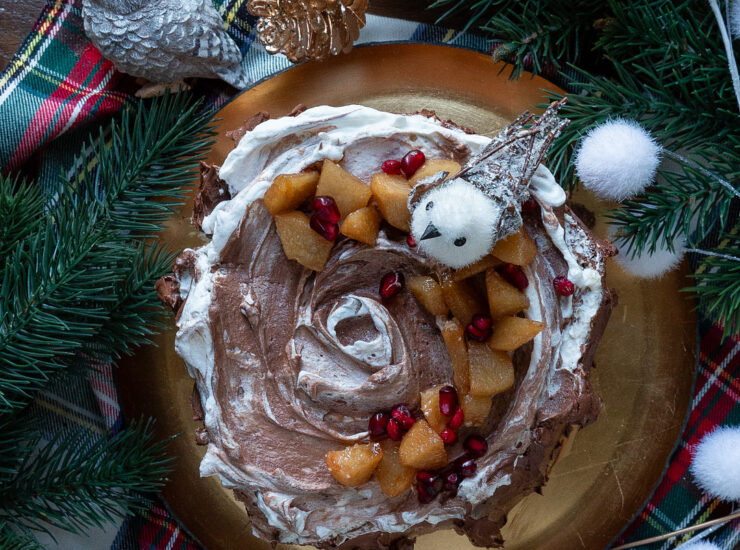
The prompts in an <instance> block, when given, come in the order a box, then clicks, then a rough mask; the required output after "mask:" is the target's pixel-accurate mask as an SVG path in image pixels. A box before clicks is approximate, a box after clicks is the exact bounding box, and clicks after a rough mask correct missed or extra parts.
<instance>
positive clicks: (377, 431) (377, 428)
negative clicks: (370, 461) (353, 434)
mask: <svg viewBox="0 0 740 550" xmlns="http://www.w3.org/2000/svg"><path fill="white" fill-rule="evenodd" d="M387 426H388V413H384V412H377V413H375V414H374V415H372V416H371V417H370V421H369V422H368V423H367V430H368V431H369V432H370V437H381V436H383V435H385V433H386V432H385V430H386V427H387Z"/></svg>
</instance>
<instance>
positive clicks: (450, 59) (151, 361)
mask: <svg viewBox="0 0 740 550" xmlns="http://www.w3.org/2000/svg"><path fill="white" fill-rule="evenodd" d="M501 68H502V67H501V65H497V64H495V63H493V61H491V59H490V58H489V57H487V56H485V55H482V54H478V53H475V52H472V51H468V50H462V49H456V48H451V47H443V46H430V45H421V44H387V45H375V46H366V47H360V48H357V49H355V50H354V51H353V52H352V53H350V54H348V55H344V56H340V57H338V58H336V59H332V60H331V61H329V62H325V63H316V62H310V63H306V64H303V65H299V66H297V67H294V68H291V69H290V70H288V71H285V72H283V73H281V74H279V75H277V76H274V77H272V78H270V79H268V80H266V81H264V82H262V83H260V84H258V85H256V86H255V87H253V88H251V89H249V90H247V91H245V92H244V93H242V94H241V95H240V96H238V97H237V98H236V99H235V100H233V101H232V102H230V103H229V104H228V105H226V106H225V107H224V108H223V109H222V110H221V111H220V113H219V115H218V116H219V118H220V122H219V123H218V131H219V138H218V141H217V143H216V145H215V146H214V147H213V149H212V151H211V152H210V155H209V160H210V161H211V162H215V163H218V164H220V163H221V162H222V161H223V159H224V158H225V156H226V155H227V154H228V152H229V151H230V150H231V149H232V147H233V142H232V141H231V140H230V139H229V138H226V137H225V136H224V135H223V134H224V132H225V131H226V130H230V129H233V128H235V127H237V126H239V124H240V123H241V122H242V121H243V120H244V119H245V118H247V117H248V116H249V115H252V114H254V113H256V112H258V111H261V110H264V111H268V112H270V113H272V114H273V116H282V115H285V114H287V113H288V112H289V111H290V110H291V109H292V108H293V107H294V106H295V105H296V104H298V103H304V104H305V105H307V106H309V107H311V106H315V105H321V104H329V105H344V104H349V103H361V104H363V105H368V106H370V107H375V108H378V109H383V110H388V111H395V112H414V111H417V110H420V109H424V108H427V109H434V110H435V111H436V112H437V114H438V115H439V116H440V117H442V118H451V119H452V120H454V121H456V122H458V123H460V124H464V125H466V126H469V127H471V128H473V129H474V130H475V131H476V132H478V133H482V134H486V135H491V134H493V133H494V132H496V131H497V130H498V129H500V128H501V127H503V126H504V125H505V124H506V123H507V122H509V121H510V120H511V119H512V118H513V117H514V116H515V115H517V114H519V113H520V112H521V111H523V110H525V109H528V108H531V107H532V106H533V105H537V104H540V103H542V102H543V101H544V94H543V92H542V90H543V89H549V90H555V89H556V88H555V86H554V85H552V84H551V83H549V82H547V81H545V80H543V79H541V78H538V77H534V78H528V77H527V76H524V77H522V78H521V79H519V80H518V81H510V80H508V79H507V73H506V72H503V73H500V72H499V71H500V69H501ZM578 198H579V199H580V200H581V201H582V202H585V203H587V205H588V206H589V207H591V208H592V209H594V210H596V211H597V212H599V211H602V212H603V211H604V210H605V207H606V205H604V204H603V203H602V204H595V203H594V202H593V201H592V200H589V197H578ZM191 208H192V202H191V203H190V204H187V205H186V206H185V207H184V208H183V209H182V211H181V213H180V215H179V216H177V217H176V218H175V219H173V220H172V222H171V223H170V224H169V225H168V227H167V228H166V230H165V231H164V233H163V234H162V240H163V241H164V242H166V243H168V244H169V245H170V246H172V247H173V248H176V249H182V248H185V247H188V246H190V247H193V246H198V245H200V244H202V243H203V238H202V237H201V236H199V235H198V233H197V232H196V231H195V230H194V229H193V227H192V226H191V225H190V221H189V218H190V212H191ZM604 230H605V226H604V223H603V221H600V222H599V223H598V224H597V227H596V233H597V234H599V235H601V236H603V235H604ZM608 282H609V285H610V286H612V287H614V288H616V289H617V292H618V294H619V305H618V306H617V307H616V309H615V310H614V312H613V313H612V317H611V321H610V323H609V325H608V327H607V330H606V333H605V335H604V338H603V340H602V342H601V345H600V346H599V350H598V352H597V354H596V361H595V363H596V365H598V366H597V367H596V368H595V369H594V370H593V375H592V378H593V381H594V385H595V386H596V389H597V391H598V393H599V395H601V397H602V399H603V401H604V408H603V411H602V412H601V416H600V417H599V419H598V421H597V422H596V423H595V424H594V425H592V426H589V427H587V428H585V429H584V430H581V431H580V432H579V434H578V437H576V438H575V439H574V440H571V441H569V443H568V445H567V446H568V447H569V453H568V454H567V456H564V457H562V458H561V459H560V460H559V461H558V462H557V463H556V464H555V466H554V468H553V470H552V473H551V476H550V481H549V483H548V484H547V486H546V487H545V489H544V494H543V495H537V494H534V495H530V496H528V497H526V498H525V499H524V500H523V501H522V502H521V503H520V504H519V505H518V506H517V507H516V508H515V509H514V510H513V511H512V513H511V514H510V516H509V522H508V524H507V525H506V527H505V528H504V538H505V540H506V546H505V547H506V548H507V549H509V550H514V549H522V550H523V549H528V550H531V549H539V548H547V549H548V550H558V549H563V550H566V549H567V550H572V549H574V548H586V549H596V548H603V547H604V546H605V545H606V544H607V543H608V542H609V541H610V540H611V539H612V538H613V537H614V536H615V535H616V534H617V533H618V532H619V531H620V530H621V529H622V527H624V525H625V524H626V523H627V522H628V521H629V520H630V518H631V517H632V516H633V515H634V514H635V513H636V512H637V511H638V510H639V508H640V506H641V505H642V503H643V502H644V501H645V499H646V498H647V497H648V496H649V494H650V492H651V490H652V488H653V487H654V486H655V484H656V483H657V482H658V480H659V479H660V476H661V473H662V471H663V469H664V466H665V464H666V460H667V459H668V456H669V454H670V452H671V449H672V448H673V445H674V443H675V441H676V439H677V438H678V436H679V434H680V432H681V428H682V426H683V422H684V417H685V414H686V411H687V407H688V404H689V399H690V394H691V389H692V385H693V368H694V351H695V338H694V329H695V322H694V317H693V314H692V312H691V304H690V303H689V302H688V301H687V300H686V298H684V297H683V296H682V295H680V294H679V292H678V290H679V288H680V287H681V286H682V284H683V273H678V272H673V273H671V274H669V275H667V276H666V277H664V278H663V279H662V280H660V281H658V282H655V281H651V282H645V281H638V280H636V279H633V278H631V277H629V276H627V275H626V274H625V273H624V272H622V271H621V269H620V268H619V267H618V266H617V265H616V264H615V263H614V262H613V261H611V260H610V265H609V267H608ZM174 337H175V331H174V328H173V329H172V330H169V331H167V332H165V333H164V334H162V335H160V336H158V337H157V338H156V339H155V340H156V343H157V347H149V348H146V349H142V350H140V351H139V352H138V353H137V354H136V356H135V357H133V358H131V359H128V360H126V361H125V363H126V364H125V365H123V366H122V368H121V369H120V371H119V385H120V394H121V402H122V405H123V408H124V411H125V412H126V414H127V416H128V418H135V417H138V416H139V415H141V414H144V415H151V416H153V417H155V418H156V419H157V420H158V424H157V429H158V433H159V435H161V436H166V435H169V434H173V433H179V432H182V433H184V436H182V437H179V438H178V439H176V440H175V441H174V442H173V443H172V445H171V447H170V450H171V452H172V453H173V454H174V455H175V456H176V457H177V458H178V460H177V466H176V469H175V471H174V472H173V474H172V477H171V479H172V481H171V482H170V483H169V484H168V485H167V486H166V487H165V488H164V499H165V501H166V502H167V503H168V505H169V506H170V508H171V509H172V511H173V512H174V514H175V515H176V516H177V517H178V518H179V519H180V520H181V521H182V523H183V525H184V526H185V527H186V528H187V529H188V530H189V531H190V532H191V533H192V534H193V535H194V536H195V537H196V538H197V539H199V540H200V541H201V543H202V544H203V545H204V546H205V547H206V548H208V549H209V550H227V549H228V550H237V549H263V548H264V549H267V548H269V547H270V546H269V544H268V543H266V542H263V541H260V540H258V539H256V538H255V537H253V536H252V534H251V530H250V527H249V521H248V518H247V515H246V512H245V511H244V508H243V506H242V505H241V504H239V503H238V502H236V501H235V500H234V498H233V497H232V495H231V492H230V491H227V490H226V489H224V488H222V487H221V484H220V482H219V481H218V479H217V478H215V477H211V478H208V479H201V478H200V477H199V475H198V465H199V463H200V459H201V457H202V456H203V454H204V448H203V447H198V446H196V445H195V443H194V441H193V430H194V429H195V428H196V426H197V424H196V423H195V422H194V421H193V420H192V411H191V409H190V395H191V392H192V388H193V381H192V380H191V379H190V377H189V376H188V375H187V373H186V371H185V366H184V364H183V362H182V360H181V359H180V358H179V357H178V356H177V355H176V354H175V352H174ZM571 443H572V445H571ZM279 548H283V549H284V548H291V547H289V546H282V545H280V546H279ZM417 548H418V549H420V550H432V549H439V550H450V549H456V550H461V549H466V548H472V546H471V544H470V543H469V542H468V540H467V539H466V538H465V537H462V536H458V535H457V534H455V533H454V532H453V531H445V532H441V533H434V534H433V535H425V536H422V537H420V538H419V540H418V544H417Z"/></svg>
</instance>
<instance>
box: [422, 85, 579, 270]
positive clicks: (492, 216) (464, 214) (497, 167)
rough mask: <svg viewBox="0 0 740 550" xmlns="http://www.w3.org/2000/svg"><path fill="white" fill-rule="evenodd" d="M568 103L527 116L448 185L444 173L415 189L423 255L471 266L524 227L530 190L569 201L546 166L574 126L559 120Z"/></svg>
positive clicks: (456, 266) (456, 265) (554, 199)
mask: <svg viewBox="0 0 740 550" xmlns="http://www.w3.org/2000/svg"><path fill="white" fill-rule="evenodd" d="M564 104H565V99H562V100H560V101H557V102H554V103H552V104H551V105H550V106H549V107H548V108H547V110H546V111H545V112H544V113H543V115H542V116H541V117H539V118H537V119H535V117H534V115H532V114H530V113H526V112H525V113H524V114H522V115H521V116H519V117H517V119H516V120H514V122H512V123H511V124H509V125H508V126H507V127H506V128H504V129H503V130H502V131H501V132H500V133H499V134H498V135H497V136H496V137H494V138H493V139H492V140H491V142H490V143H489V144H488V145H486V147H485V148H484V149H483V150H482V151H481V152H480V153H479V154H478V155H475V156H473V157H471V158H470V159H469V160H468V162H467V164H466V165H465V166H464V167H463V168H462V169H461V170H460V171H459V172H458V173H457V174H455V175H454V177H451V178H450V179H449V180H445V179H446V178H447V176H448V175H449V174H448V173H447V172H439V173H437V174H435V175H433V176H430V177H429V178H426V179H423V180H421V182H420V183H418V184H417V185H416V186H415V187H414V188H413V190H412V191H411V193H410V195H409V201H408V204H409V210H410V211H411V233H412V235H413V237H414V240H415V241H416V242H417V243H418V247H419V250H420V251H421V252H423V253H424V254H426V255H428V256H431V257H432V258H435V259H436V260H438V261H439V262H441V263H442V264H444V265H446V266H448V267H452V268H454V269H459V268H462V267H465V266H466V265H470V264H472V263H474V262H476V261H477V260H479V259H480V258H482V257H483V256H484V255H486V254H487V253H488V252H490V251H491V249H492V248H493V245H494V244H496V241H498V240H499V239H503V238H505V237H506V236H508V235H510V234H511V233H514V232H516V231H517V230H518V229H519V227H521V225H522V215H521V208H522V207H521V204H522V202H524V201H525V200H527V199H528V198H529V197H530V187H533V188H539V187H540V186H543V188H544V187H545V186H546V188H547V189H548V191H550V192H551V193H552V190H554V197H551V200H550V202H551V204H555V203H558V204H557V205H560V204H563V203H564V202H565V193H564V192H563V190H562V189H561V188H560V186H558V185H557V183H556V182H555V180H554V178H553V177H552V174H550V172H549V171H548V170H547V168H545V167H544V166H542V165H541V164H540V163H541V162H542V159H543V157H544V156H545V153H546V152H547V149H548V148H549V147H550V144H551V143H552V141H553V140H554V139H555V138H556V137H557V136H558V135H560V132H561V131H562V130H563V128H565V127H566V126H567V125H568V121H567V120H565V119H560V118H558V111H559V110H560V108H561V107H562V106H563V105H564Z"/></svg>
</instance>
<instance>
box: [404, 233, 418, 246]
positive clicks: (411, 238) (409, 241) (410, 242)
mask: <svg viewBox="0 0 740 550" xmlns="http://www.w3.org/2000/svg"><path fill="white" fill-rule="evenodd" d="M406 244H407V245H409V246H410V247H411V248H416V239H414V236H413V235H412V234H411V233H409V236H408V237H406Z"/></svg>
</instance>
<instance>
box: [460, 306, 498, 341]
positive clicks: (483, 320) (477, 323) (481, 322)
mask: <svg viewBox="0 0 740 550" xmlns="http://www.w3.org/2000/svg"><path fill="white" fill-rule="evenodd" d="M492 326H493V320H492V319H491V317H490V315H486V314H484V313H476V314H475V315H473V319H472V321H471V322H470V324H468V326H467V327H465V332H467V334H468V336H470V337H471V338H472V339H473V340H477V341H478V342H484V341H486V340H487V339H488V337H489V336H491V332H492V328H491V327H492Z"/></svg>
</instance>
